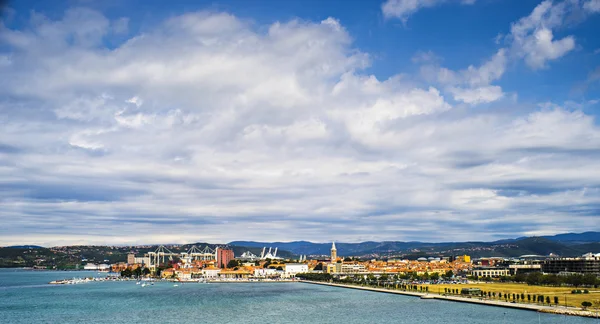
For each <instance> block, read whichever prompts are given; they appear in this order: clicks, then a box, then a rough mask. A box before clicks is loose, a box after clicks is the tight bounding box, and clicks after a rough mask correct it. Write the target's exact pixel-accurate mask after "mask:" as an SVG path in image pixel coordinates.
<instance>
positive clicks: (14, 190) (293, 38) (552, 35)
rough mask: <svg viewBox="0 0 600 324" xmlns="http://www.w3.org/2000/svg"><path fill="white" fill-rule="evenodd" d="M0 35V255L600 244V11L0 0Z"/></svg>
mask: <svg viewBox="0 0 600 324" xmlns="http://www.w3.org/2000/svg"><path fill="white" fill-rule="evenodd" d="M0 26H1V27H0V72H1V73H0V75H1V76H0V88H1V90H0V117H1V118H0V188H2V189H1V190H0V211H3V212H2V213H0V217H1V218H2V222H3V223H4V224H5V226H3V227H2V228H1V229H0V245H1V244H5V245H8V244H24V243H27V244H42V245H56V244H74V243H77V244H91V243H101V244H129V243H173V242H176V243H183V242H191V241H211V242H215V243H224V242H228V241H231V240H264V239H267V238H268V240H300V239H302V240H312V241H329V240H338V241H365V240H423V241H439V240H444V241H450V240H464V239H465V238H467V237H468V238H469V239H478V240H495V239H501V238H508V237H517V236H523V235H545V234H554V233H560V232H566V231H575V232H577V231H586V230H591V229H596V228H600V217H598V216H599V213H600V195H599V191H598V190H599V186H600V171H598V170H597V169H598V167H597V160H598V157H599V156H600V128H599V127H600V126H599V125H598V111H599V108H600V101H599V100H600V38H598V37H597V35H596V34H597V32H596V31H597V30H600V1H599V0H568V1H529V0H526V1H509V0H506V1H501V0H386V1H175V3H167V2H163V1H101V2H99V1H62V2H61V1H52V2H49V1H18V2H17V1H14V2H10V1H9V3H8V5H7V7H6V8H5V9H4V11H3V18H2V25H0ZM440 231H443V232H444V233H445V236H444V237H440V236H439V234H437V233H438V232H440Z"/></svg>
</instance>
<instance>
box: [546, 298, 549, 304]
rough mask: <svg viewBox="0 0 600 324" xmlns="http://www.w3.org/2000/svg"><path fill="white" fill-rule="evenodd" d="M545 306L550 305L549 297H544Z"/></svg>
mask: <svg viewBox="0 0 600 324" xmlns="http://www.w3.org/2000/svg"><path fill="white" fill-rule="evenodd" d="M546 304H548V305H550V296H546Z"/></svg>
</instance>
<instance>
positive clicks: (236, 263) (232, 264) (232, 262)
mask: <svg viewBox="0 0 600 324" xmlns="http://www.w3.org/2000/svg"><path fill="white" fill-rule="evenodd" d="M239 266H240V262H239V261H238V260H230V261H229V262H228V263H227V268H235V267H239Z"/></svg>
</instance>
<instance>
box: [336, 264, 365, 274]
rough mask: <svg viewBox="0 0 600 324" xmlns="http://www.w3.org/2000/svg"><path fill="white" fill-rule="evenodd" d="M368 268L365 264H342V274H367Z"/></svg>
mask: <svg viewBox="0 0 600 324" xmlns="http://www.w3.org/2000/svg"><path fill="white" fill-rule="evenodd" d="M365 271H366V268H365V265H364V264H359V263H356V264H354V263H342V269H341V272H342V273H355V272H365Z"/></svg>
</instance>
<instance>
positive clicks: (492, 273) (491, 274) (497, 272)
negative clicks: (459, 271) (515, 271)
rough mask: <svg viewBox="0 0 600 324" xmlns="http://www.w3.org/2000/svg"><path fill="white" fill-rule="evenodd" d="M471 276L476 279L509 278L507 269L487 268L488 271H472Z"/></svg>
mask: <svg viewBox="0 0 600 324" xmlns="http://www.w3.org/2000/svg"><path fill="white" fill-rule="evenodd" d="M471 274H472V275H473V276H477V277H488V278H495V277H502V276H510V270H509V269H501V268H489V269H474V270H473V271H472V272H471Z"/></svg>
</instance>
